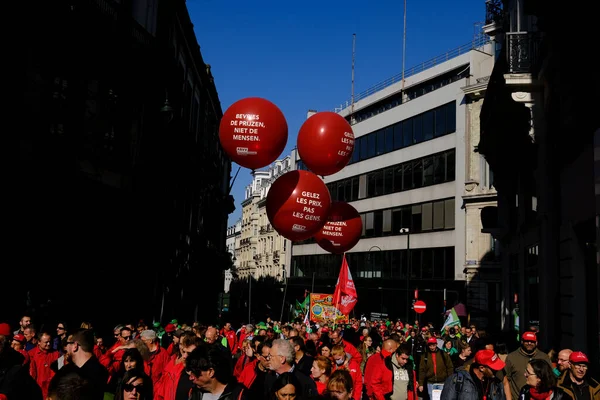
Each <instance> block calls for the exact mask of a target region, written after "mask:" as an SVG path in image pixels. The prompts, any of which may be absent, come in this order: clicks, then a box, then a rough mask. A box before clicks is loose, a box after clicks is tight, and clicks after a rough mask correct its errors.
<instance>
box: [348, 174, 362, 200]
mask: <svg viewBox="0 0 600 400" xmlns="http://www.w3.org/2000/svg"><path fill="white" fill-rule="evenodd" d="M358 182H359V177H358V176H355V177H353V178H352V196H350V199H351V201H355V200H358V198H359V196H358V193H359V190H358V189H359V187H360V185H359V183H358Z"/></svg>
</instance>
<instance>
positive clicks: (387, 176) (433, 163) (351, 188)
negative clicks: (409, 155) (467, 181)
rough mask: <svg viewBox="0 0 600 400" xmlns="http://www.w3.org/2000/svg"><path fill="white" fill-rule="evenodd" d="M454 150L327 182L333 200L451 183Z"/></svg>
mask: <svg viewBox="0 0 600 400" xmlns="http://www.w3.org/2000/svg"><path fill="white" fill-rule="evenodd" d="M455 164H456V152H455V150H454V149H452V150H448V151H444V152H441V153H437V154H433V155H429V156H427V157H423V158H418V159H416V160H412V161H407V162H404V163H401V164H396V165H392V166H389V167H386V168H381V169H378V170H375V171H371V172H369V173H366V174H362V175H357V176H353V177H351V178H346V179H342V180H339V181H336V182H331V183H329V184H327V188H328V189H329V193H330V194H331V199H332V200H333V201H345V202H351V201H357V200H362V199H367V198H371V197H377V196H383V195H386V194H390V193H396V192H402V191H405V190H411V189H417V188H421V187H425V186H431V185H437V184H440V183H445V182H452V181H454V179H455V175H456V165H455Z"/></svg>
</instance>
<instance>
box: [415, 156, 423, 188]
mask: <svg viewBox="0 0 600 400" xmlns="http://www.w3.org/2000/svg"><path fill="white" fill-rule="evenodd" d="M413 187H414V188H420V187H423V160H416V161H413Z"/></svg>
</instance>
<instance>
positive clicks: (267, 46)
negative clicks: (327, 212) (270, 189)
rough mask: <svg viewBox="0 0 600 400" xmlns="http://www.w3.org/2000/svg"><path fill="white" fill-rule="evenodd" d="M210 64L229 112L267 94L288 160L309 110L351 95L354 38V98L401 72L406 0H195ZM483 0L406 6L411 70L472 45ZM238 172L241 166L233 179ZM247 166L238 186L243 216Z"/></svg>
mask: <svg viewBox="0 0 600 400" xmlns="http://www.w3.org/2000/svg"><path fill="white" fill-rule="evenodd" d="M187 6H188V10H189V13H190V16H191V19H192V22H193V24H194V30H195V32H196V37H197V39H198V44H199V45H200V51H201V52H202V56H203V58H204V61H205V62H206V63H207V64H210V65H211V67H212V74H213V76H214V78H215V84H216V87H217V91H218V93H219V99H220V101H221V106H222V108H223V112H225V110H227V108H228V107H229V106H230V105H231V104H233V103H234V102H236V101H237V100H240V99H242V98H245V97H263V98H265V99H268V100H270V101H272V102H273V103H275V104H276V105H277V106H278V107H279V108H280V109H281V111H282V112H283V114H284V115H285V117H286V120H287V123H288V128H289V133H288V143H287V146H286V148H285V150H284V152H283V154H282V155H283V156H285V155H286V154H289V152H290V151H291V149H293V148H294V147H295V145H296V137H297V133H298V130H299V129H300V126H301V125H302V123H303V122H304V121H305V119H306V112H307V111H308V110H309V109H314V110H317V111H333V109H334V108H335V107H337V106H339V105H340V104H342V103H344V102H345V101H347V100H349V99H350V96H351V93H352V85H351V82H352V81H351V77H352V41H353V39H352V35H353V34H356V53H355V54H356V57H355V66H354V73H355V79H354V92H355V94H359V93H360V92H362V91H364V90H366V89H368V88H369V87H371V86H374V85H375V84H377V83H379V82H381V81H383V80H386V79H387V78H390V77H392V76H393V75H396V74H398V73H400V72H401V71H402V35H403V18H404V14H403V13H404V2H403V1H402V0H397V1H387V0H379V1H376V2H367V1H360V2H359V1H354V0H346V1H327V0H322V1H320V2H315V1H304V2H294V1H285V0H284V1H281V0H279V1H260V0H259V1H253V2H248V1H244V2H242V1H237V0H230V1H225V0H187ZM484 18H485V0H455V1H447V0H446V1H442V0H418V1H415V0H407V23H406V33H407V34H406V63H405V66H406V69H407V70H408V69H409V68H411V67H413V66H415V65H417V64H418V63H421V62H423V61H427V60H429V59H431V58H433V57H436V56H438V55H441V54H443V53H445V52H446V51H449V50H452V49H454V48H456V47H459V46H460V45H463V44H466V43H468V42H470V41H471V40H472V39H473V36H474V33H475V23H477V22H481V21H483V20H484ZM237 170H238V165H237V164H233V166H232V176H234V175H235V173H236V171H237ZM251 181H252V177H251V175H250V170H248V169H246V168H242V169H241V170H240V173H239V174H238V177H237V179H236V181H235V183H234V185H233V190H232V194H233V196H234V197H235V205H236V210H235V211H234V213H232V214H231V215H230V216H229V225H232V224H233V223H235V221H236V220H237V219H238V218H239V217H240V216H241V213H242V209H241V205H240V203H241V202H242V201H243V200H244V188H245V187H246V186H247V185H248V184H249V183H250V182H251Z"/></svg>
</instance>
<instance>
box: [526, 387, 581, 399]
mask: <svg viewBox="0 0 600 400" xmlns="http://www.w3.org/2000/svg"><path fill="white" fill-rule="evenodd" d="M529 389H531V386H529V385H525V386H523V389H521V393H519V399H518V400H530V399H533V397H531V394H530V393H529ZM552 392H553V397H552V400H573V398H572V397H571V396H569V395H568V394H567V392H565V391H564V390H562V389H561V388H559V387H554V388H553V389H552Z"/></svg>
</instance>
